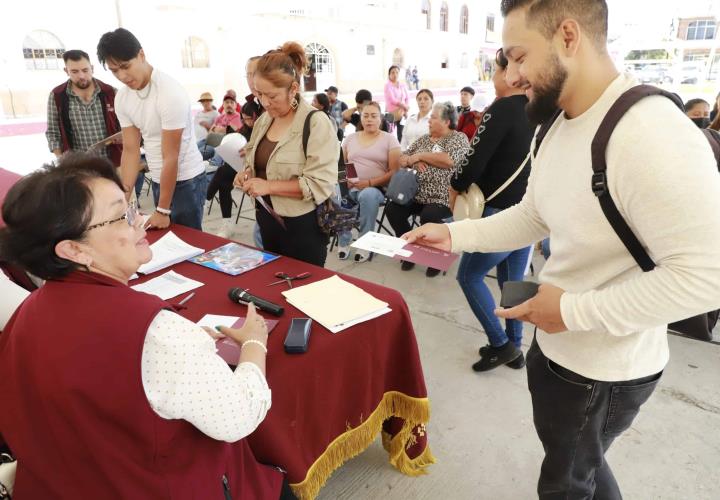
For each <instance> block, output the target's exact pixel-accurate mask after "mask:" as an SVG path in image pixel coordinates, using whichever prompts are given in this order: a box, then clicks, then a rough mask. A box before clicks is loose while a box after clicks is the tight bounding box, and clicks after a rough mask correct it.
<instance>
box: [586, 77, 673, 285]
mask: <svg viewBox="0 0 720 500" xmlns="http://www.w3.org/2000/svg"><path fill="white" fill-rule="evenodd" d="M653 95H661V96H665V97H667V98H668V99H670V100H671V101H673V102H674V103H675V104H676V105H677V106H678V107H679V108H680V109H681V110H682V109H683V104H682V101H680V98H679V97H677V96H676V95H675V94H671V93H670V92H666V91H664V90H662V89H659V88H657V87H653V86H652V85H638V86H636V87H633V88H631V89H630V90H628V91H626V92H625V93H623V94H622V95H621V96H620V97H619V98H618V99H617V101H615V103H614V104H613V105H612V107H611V108H610V110H609V111H608V112H607V114H606V115H605V118H603V121H602V123H601V124H600V127H599V128H598V131H597V132H596V133H595V137H593V140H592V146H591V154H592V169H593V176H592V182H591V187H592V191H593V193H595V196H597V198H598V200H599V201H600V207H601V208H602V211H603V213H604V214H605V217H606V218H607V220H608V222H609V223H610V225H611V226H612V228H613V230H614V231H615V233H617V235H618V237H619V238H620V241H622V242H623V244H624V245H625V248H627V249H628V252H630V254H631V255H632V256H633V258H634V259H635V261H636V262H637V263H638V265H639V266H640V267H641V268H642V270H643V271H645V272H647V271H652V270H653V269H654V268H655V263H654V262H653V260H652V259H651V258H650V256H649V255H648V253H647V252H646V251H645V249H644V248H643V246H642V244H641V243H640V241H639V240H638V239H637V237H636V236H635V234H634V233H633V232H632V229H630V226H629V225H628V224H627V222H626V221H625V219H623V216H622V215H621V214H620V211H619V210H618V208H617V205H615V202H614V201H613V199H612V197H611V196H610V190H609V189H608V185H607V158H606V155H605V153H606V150H607V145H608V142H609V141H610V136H611V135H612V133H613V131H614V130H615V127H616V126H617V124H618V122H619V121H620V119H621V118H622V117H623V116H624V115H625V113H626V112H627V111H628V110H629V109H630V108H631V107H632V106H633V105H634V104H635V103H637V102H638V101H640V100H642V99H644V98H645V97H649V96H653Z"/></svg>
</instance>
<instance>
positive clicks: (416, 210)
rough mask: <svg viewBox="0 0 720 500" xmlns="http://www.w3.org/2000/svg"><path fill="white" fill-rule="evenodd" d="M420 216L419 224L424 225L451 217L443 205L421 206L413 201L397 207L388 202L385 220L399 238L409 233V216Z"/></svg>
mask: <svg viewBox="0 0 720 500" xmlns="http://www.w3.org/2000/svg"><path fill="white" fill-rule="evenodd" d="M418 214H420V224H426V223H428V222H438V223H440V222H442V221H443V219H447V218H448V217H450V216H451V215H452V212H451V211H450V209H449V208H448V207H446V206H445V205H440V204H437V203H429V204H427V205H423V204H421V203H417V202H415V201H413V202H411V203H409V204H408V205H398V204H397V203H393V202H392V201H388V204H387V209H386V210H385V215H386V216H387V220H388V221H389V222H390V226H392V228H393V231H395V235H396V236H398V237H400V236H402V235H403V234H405V233H407V232H408V231H410V229H411V228H410V222H409V221H408V218H409V217H410V216H411V215H418Z"/></svg>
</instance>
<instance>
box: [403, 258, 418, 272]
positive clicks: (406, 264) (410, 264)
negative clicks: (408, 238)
mask: <svg viewBox="0 0 720 500" xmlns="http://www.w3.org/2000/svg"><path fill="white" fill-rule="evenodd" d="M401 262H402V264H400V269H402V270H403V271H409V270H410V269H412V268H413V267H415V263H414V262H410V261H409V260H403V261H401Z"/></svg>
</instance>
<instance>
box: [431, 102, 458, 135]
mask: <svg viewBox="0 0 720 500" xmlns="http://www.w3.org/2000/svg"><path fill="white" fill-rule="evenodd" d="M432 110H433V111H435V110H437V111H438V113H440V119H441V120H447V121H449V122H450V130H455V128H456V127H457V122H458V114H457V110H456V109H455V106H454V105H453V103H451V102H450V101H445V102H437V103H435V104H433V107H432Z"/></svg>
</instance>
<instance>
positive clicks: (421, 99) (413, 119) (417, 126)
mask: <svg viewBox="0 0 720 500" xmlns="http://www.w3.org/2000/svg"><path fill="white" fill-rule="evenodd" d="M415 100H416V101H417V105H418V112H417V113H416V114H414V115H410V116H409V117H408V119H407V121H406V122H405V128H404V129H403V135H402V140H401V141H400V149H401V150H402V151H403V152H405V151H407V149H408V148H409V147H410V145H411V144H412V143H413V142H415V140H416V139H417V138H419V137H421V136H423V135H425V134H427V133H428V122H429V121H430V110H431V109H432V106H433V102H434V96H433V93H432V92H431V91H430V90H428V89H422V90H420V91H418V93H417V95H416V96H415Z"/></svg>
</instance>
